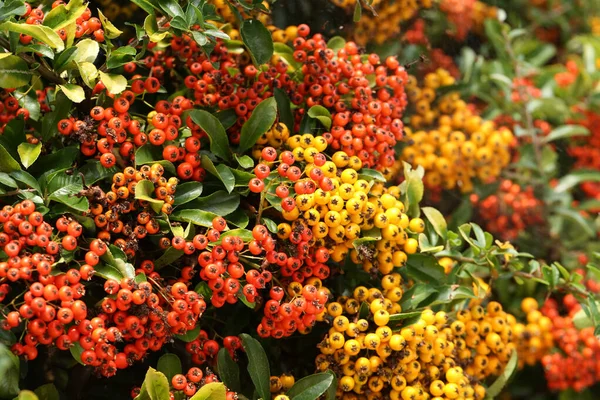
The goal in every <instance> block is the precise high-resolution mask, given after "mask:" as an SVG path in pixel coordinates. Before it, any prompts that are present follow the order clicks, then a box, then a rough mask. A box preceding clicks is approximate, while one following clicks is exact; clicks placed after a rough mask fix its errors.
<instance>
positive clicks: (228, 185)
mask: <svg viewBox="0 0 600 400" xmlns="http://www.w3.org/2000/svg"><path fill="white" fill-rule="evenodd" d="M202 167H203V168H204V169H205V170H206V171H207V172H208V173H210V174H211V175H214V176H215V177H217V178H218V179H219V180H220V181H221V182H222V183H223V185H224V186H225V189H227V192H228V193H231V192H232V191H233V188H234V186H235V177H234V176H233V173H232V172H231V171H230V170H229V168H228V167H227V166H226V165H224V164H217V165H215V164H214V163H213V162H212V161H211V160H210V158H208V156H206V155H203V156H202Z"/></svg>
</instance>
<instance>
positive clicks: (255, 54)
mask: <svg viewBox="0 0 600 400" xmlns="http://www.w3.org/2000/svg"><path fill="white" fill-rule="evenodd" d="M240 35H241V36H242V41H243V42H244V44H245V45H246V47H247V48H248V51H249V52H250V55H251V57H252V60H253V61H254V64H256V65H262V64H266V63H267V62H268V61H269V60H270V59H271V56H272V55H273V39H272V37H271V33H270V32H269V30H268V29H267V28H265V26H264V25H263V24H262V22H260V21H259V20H257V19H246V20H244V21H243V22H242V27H241V28H240Z"/></svg>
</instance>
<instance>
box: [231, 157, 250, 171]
mask: <svg viewBox="0 0 600 400" xmlns="http://www.w3.org/2000/svg"><path fill="white" fill-rule="evenodd" d="M234 157H235V160H236V161H237V162H238V164H239V165H240V167H242V168H246V169H248V168H252V167H254V160H253V159H252V157H250V156H241V157H240V156H238V155H237V154H235V155H234Z"/></svg>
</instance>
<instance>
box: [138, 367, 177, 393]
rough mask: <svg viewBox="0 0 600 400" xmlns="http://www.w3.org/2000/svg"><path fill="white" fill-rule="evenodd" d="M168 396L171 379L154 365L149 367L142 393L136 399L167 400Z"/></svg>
mask: <svg viewBox="0 0 600 400" xmlns="http://www.w3.org/2000/svg"><path fill="white" fill-rule="evenodd" d="M168 398H169V381H168V380H167V377H166V376H165V375H164V374H163V373H162V372H158V371H157V370H155V369H154V368H152V367H150V368H148V372H146V377H145V378H144V382H143V383H142V388H141V390H140V394H139V395H138V396H137V397H136V398H135V400H166V399H168Z"/></svg>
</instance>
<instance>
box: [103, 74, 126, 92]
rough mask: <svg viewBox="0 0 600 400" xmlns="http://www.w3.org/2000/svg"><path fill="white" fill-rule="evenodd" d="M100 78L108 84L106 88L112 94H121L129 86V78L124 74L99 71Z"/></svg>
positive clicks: (105, 84)
mask: <svg viewBox="0 0 600 400" xmlns="http://www.w3.org/2000/svg"><path fill="white" fill-rule="evenodd" d="M98 73H99V74H100V80H101V81H102V83H104V86H106V90H107V91H108V92H109V93H111V94H119V93H121V92H122V91H124V90H125V89H126V88H127V79H125V77H124V76H123V75H117V74H107V73H104V72H102V71H98Z"/></svg>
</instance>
